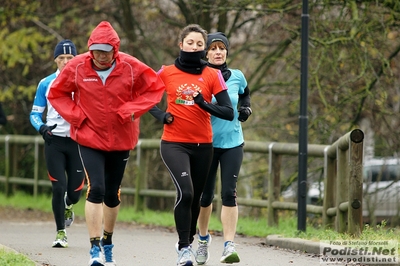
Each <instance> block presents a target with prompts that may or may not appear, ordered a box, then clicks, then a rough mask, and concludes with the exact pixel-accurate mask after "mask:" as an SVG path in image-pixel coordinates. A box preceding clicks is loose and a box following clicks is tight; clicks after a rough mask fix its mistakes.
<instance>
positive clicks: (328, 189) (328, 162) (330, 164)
mask: <svg viewBox="0 0 400 266" xmlns="http://www.w3.org/2000/svg"><path fill="white" fill-rule="evenodd" d="M328 149H329V146H328V147H326V148H325V149H324V201H323V211H322V224H323V226H324V228H325V229H332V228H333V227H334V220H335V218H334V217H333V216H329V215H328V214H327V211H328V209H329V208H332V207H335V193H334V192H335V191H336V189H335V187H336V182H335V177H336V159H332V158H331V157H329V155H328Z"/></svg>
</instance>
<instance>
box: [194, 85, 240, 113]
mask: <svg viewBox="0 0 400 266" xmlns="http://www.w3.org/2000/svg"><path fill="white" fill-rule="evenodd" d="M214 96H215V99H217V102H218V104H212V103H207V102H205V101H204V102H202V103H200V104H199V106H200V108H201V109H203V110H205V111H207V112H209V113H210V114H212V115H213V116H216V117H218V118H221V119H225V120H229V121H232V120H233V117H234V114H233V107H232V102H231V99H230V98H229V94H228V91H227V90H224V91H221V92H220V93H218V94H216V95H214Z"/></svg>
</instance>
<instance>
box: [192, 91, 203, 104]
mask: <svg viewBox="0 0 400 266" xmlns="http://www.w3.org/2000/svg"><path fill="white" fill-rule="evenodd" d="M193 100H194V102H195V103H197V104H204V98H203V95H202V94H201V93H200V92H198V94H197V95H196V97H193Z"/></svg>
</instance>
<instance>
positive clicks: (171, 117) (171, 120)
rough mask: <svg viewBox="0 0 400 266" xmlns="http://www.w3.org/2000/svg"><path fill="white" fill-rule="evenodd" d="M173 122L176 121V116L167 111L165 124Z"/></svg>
mask: <svg viewBox="0 0 400 266" xmlns="http://www.w3.org/2000/svg"><path fill="white" fill-rule="evenodd" d="M172 122H174V116H173V115H172V114H171V113H170V112H167V113H165V115H164V124H171V123H172Z"/></svg>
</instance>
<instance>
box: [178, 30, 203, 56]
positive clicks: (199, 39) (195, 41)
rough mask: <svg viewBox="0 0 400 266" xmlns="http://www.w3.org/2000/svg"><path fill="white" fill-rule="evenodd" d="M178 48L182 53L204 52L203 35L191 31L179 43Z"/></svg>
mask: <svg viewBox="0 0 400 266" xmlns="http://www.w3.org/2000/svg"><path fill="white" fill-rule="evenodd" d="M179 47H180V48H181V50H182V51H184V52H197V51H204V49H205V41H204V38H203V35H202V34H201V33H200V32H194V31H192V32H191V33H189V34H188V35H187V36H186V37H185V38H184V39H183V41H182V42H181V43H179Z"/></svg>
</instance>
